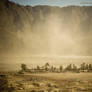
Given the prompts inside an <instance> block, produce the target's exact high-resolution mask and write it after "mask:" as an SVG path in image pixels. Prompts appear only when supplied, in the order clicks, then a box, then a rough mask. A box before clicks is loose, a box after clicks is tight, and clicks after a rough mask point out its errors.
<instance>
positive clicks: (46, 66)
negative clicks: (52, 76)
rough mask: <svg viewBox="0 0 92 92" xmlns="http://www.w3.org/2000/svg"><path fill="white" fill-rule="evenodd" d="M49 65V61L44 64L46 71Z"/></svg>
mask: <svg viewBox="0 0 92 92" xmlns="http://www.w3.org/2000/svg"><path fill="white" fill-rule="evenodd" d="M49 67H50V65H49V63H46V64H45V70H46V71H48V70H49Z"/></svg>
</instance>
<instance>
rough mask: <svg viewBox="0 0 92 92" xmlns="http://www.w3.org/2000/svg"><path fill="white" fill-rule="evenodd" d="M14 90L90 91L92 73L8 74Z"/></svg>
mask: <svg viewBox="0 0 92 92" xmlns="http://www.w3.org/2000/svg"><path fill="white" fill-rule="evenodd" d="M7 78H8V82H9V85H11V84H12V86H13V87H14V92H92V73H40V74H28V73H26V74H23V75H15V74H13V75H8V77H7Z"/></svg>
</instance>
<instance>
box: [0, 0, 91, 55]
mask: <svg viewBox="0 0 92 92" xmlns="http://www.w3.org/2000/svg"><path fill="white" fill-rule="evenodd" d="M91 36H92V7H79V6H69V7H63V8H60V7H51V6H35V7H31V6H21V5H18V4H15V3H12V2H9V1H8V0H1V1H0V55H6V56H7V55H16V54H17V55H20V54H23V55H24V54H25V53H26V54H27V55H29V54H30V55H42V54H43V55H47V54H48V55H92V51H91V49H92V37H91Z"/></svg>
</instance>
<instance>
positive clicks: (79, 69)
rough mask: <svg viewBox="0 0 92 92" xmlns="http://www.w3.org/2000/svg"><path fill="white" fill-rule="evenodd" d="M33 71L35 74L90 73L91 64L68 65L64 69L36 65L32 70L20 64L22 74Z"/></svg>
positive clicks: (47, 65)
mask: <svg viewBox="0 0 92 92" xmlns="http://www.w3.org/2000/svg"><path fill="white" fill-rule="evenodd" d="M32 70H34V71H35V72H43V71H44V72H67V71H70V72H92V64H86V63H82V64H81V65H80V66H79V67H78V66H77V65H75V64H69V65H67V66H66V67H65V68H64V67H63V66H62V65H60V66H59V68H57V67H54V66H50V64H49V63H46V64H45V65H44V66H42V67H40V66H39V65H37V67H36V68H34V69H28V68H27V66H26V64H21V71H22V72H29V71H32Z"/></svg>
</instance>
